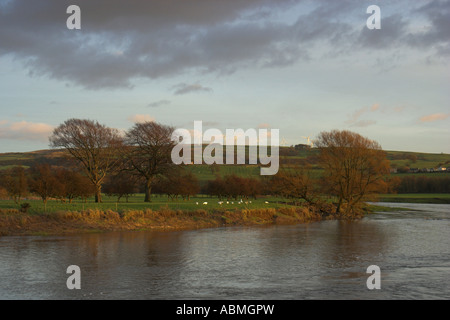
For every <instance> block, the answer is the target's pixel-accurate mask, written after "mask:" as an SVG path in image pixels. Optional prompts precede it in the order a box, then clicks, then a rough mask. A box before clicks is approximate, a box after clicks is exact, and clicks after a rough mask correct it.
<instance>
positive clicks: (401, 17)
mask: <svg viewBox="0 0 450 320" xmlns="http://www.w3.org/2000/svg"><path fill="white" fill-rule="evenodd" d="M73 4H75V5H78V6H79V8H80V11H81V14H80V26H81V29H68V27H67V20H68V19H69V20H70V21H72V20H71V16H72V12H69V13H67V8H68V7H69V6H70V5H73ZM370 5H377V6H378V7H379V8H380V26H381V28H380V29H369V28H368V27H367V20H368V19H369V17H370V16H371V14H372V13H367V8H368V7H369V6H370ZM449 30H450V1H424V0H419V1H417V0H415V1H402V0H398V1H388V0H370V1H364V0H363V1H361V0H339V1H338V0H322V1H306V0H272V1H271V0H233V1H229V0H178V1H177V0H173V1H167V0H152V1H139V0H129V1H118V0H71V1H65V0H0V152H25V151H34V150H41V149H48V148H49V142H48V137H49V136H50V135H51V133H52V130H53V129H54V128H55V127H57V126H58V125H59V124H61V123H63V122H64V121H65V120H68V119H70V118H80V119H91V120H97V121H98V122H100V123H102V124H105V125H107V126H110V127H114V128H118V129H121V130H127V129H129V128H131V127H132V126H133V124H134V123H135V122H140V121H157V122H159V123H162V124H166V125H171V126H174V127H175V128H186V129H188V130H189V129H193V125H194V121H202V122H203V127H204V129H207V128H217V129H219V130H222V132H225V130H226V129H239V128H241V129H244V130H247V129H251V128H252V129H258V128H266V129H267V128H268V129H279V135H280V138H281V139H282V141H281V142H282V145H295V144H299V143H306V142H307V140H306V139H305V138H304V137H308V136H309V137H311V139H314V137H316V136H317V135H318V134H319V133H320V132H322V131H330V130H334V129H337V130H350V131H353V132H357V133H359V134H361V135H363V136H365V137H367V138H369V139H372V140H375V141H377V142H378V143H379V144H380V145H381V147H382V148H383V149H385V150H400V151H415V152H428V153H441V152H443V153H450V129H449V128H450V90H449V89H450V87H449V84H450V81H449V80H450V64H449V63H450V60H449V58H450V31H449Z"/></svg>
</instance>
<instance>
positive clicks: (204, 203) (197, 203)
mask: <svg viewBox="0 0 450 320" xmlns="http://www.w3.org/2000/svg"><path fill="white" fill-rule="evenodd" d="M217 203H218V204H220V205H222V204H224V203H225V202H224V201H219V202H217ZM236 203H237V204H244V203H245V204H251V203H252V202H251V201H242V199H241V200H240V201H239V202H236ZM264 203H266V204H267V203H269V201H265V202H264ZM195 204H196V205H199V202H196V203H195ZM207 204H208V202H203V205H207ZM226 204H234V201H227V202H226Z"/></svg>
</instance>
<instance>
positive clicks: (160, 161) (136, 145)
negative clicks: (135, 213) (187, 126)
mask: <svg viewBox="0 0 450 320" xmlns="http://www.w3.org/2000/svg"><path fill="white" fill-rule="evenodd" d="M173 131H174V128H172V127H170V126H166V125H162V124H159V123H157V122H153V121H147V122H142V123H136V124H135V125H134V126H133V127H132V128H131V129H130V130H128V132H127V133H126V137H125V145H126V147H125V149H124V150H125V152H124V153H123V155H124V160H125V161H124V167H125V169H129V170H132V171H134V172H136V173H137V174H138V175H140V176H141V177H142V178H143V179H144V181H145V200H144V201H145V202H150V201H151V190H152V185H153V183H154V182H155V179H156V178H157V177H158V176H159V175H164V174H166V173H167V172H168V171H169V170H170V169H171V168H174V166H175V164H174V163H173V162H172V159H171V152H172V149H173V147H174V146H175V142H174V141H173V140H172V133H173Z"/></svg>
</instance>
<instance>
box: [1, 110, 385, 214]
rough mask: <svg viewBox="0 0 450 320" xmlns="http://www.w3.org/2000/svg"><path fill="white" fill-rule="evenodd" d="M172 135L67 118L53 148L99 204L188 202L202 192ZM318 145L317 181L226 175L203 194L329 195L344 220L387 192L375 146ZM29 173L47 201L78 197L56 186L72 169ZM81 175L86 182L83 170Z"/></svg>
mask: <svg viewBox="0 0 450 320" xmlns="http://www.w3.org/2000/svg"><path fill="white" fill-rule="evenodd" d="M173 131H174V128H172V127H170V126H166V125H162V124H159V123H156V122H143V123H136V124H135V125H134V126H133V127H132V128H131V129H129V130H128V131H126V132H125V134H121V133H120V132H119V131H118V130H117V129H114V128H109V127H107V126H105V125H102V124H100V123H98V122H96V121H92V120H80V119H69V120H67V121H65V122H64V123H62V124H61V125H60V126H58V127H57V128H56V129H55V130H54V131H53V134H52V135H51V137H50V146H51V147H53V148H64V149H66V150H67V151H68V153H69V154H70V155H71V156H72V157H73V159H75V160H76V162H77V163H78V166H79V168H81V169H82V171H83V174H82V175H81V176H82V177H83V179H84V180H83V181H81V182H80V183H81V184H82V185H84V189H85V190H89V188H88V186H89V185H90V186H91V187H92V188H93V191H92V190H91V191H92V192H93V193H94V194H95V201H96V202H101V201H102V197H101V195H102V191H105V192H106V193H108V194H111V195H116V196H117V197H118V200H120V198H121V197H125V198H127V197H128V196H129V195H130V194H133V193H134V192H136V191H140V192H144V194H145V198H144V201H146V202H149V201H151V195H152V193H155V192H156V193H161V194H163V193H165V194H167V195H168V196H169V198H171V199H176V198H178V197H179V196H181V197H183V198H185V199H188V198H189V197H190V196H192V195H195V194H196V193H198V192H199V190H200V189H199V186H198V181H197V180H196V179H195V177H194V176H193V175H192V174H190V173H186V172H183V171H182V170H181V169H180V168H181V167H180V166H176V165H174V164H173V162H172V160H171V151H172V149H173V147H174V145H175V142H174V141H173V140H172V133H173ZM315 146H316V147H317V148H318V150H319V155H318V156H317V161H318V164H319V165H320V167H321V168H323V172H324V174H323V176H322V177H320V178H312V177H311V176H310V175H309V174H308V173H307V171H305V170H280V172H279V173H278V174H277V175H275V176H272V177H270V178H266V179H265V180H262V179H257V178H243V177H238V176H236V175H229V176H226V177H217V178H216V179H215V180H213V181H210V182H209V184H208V185H207V187H206V192H207V193H208V194H210V195H215V196H218V197H219V198H229V199H238V198H246V199H248V198H249V197H256V196H257V195H259V194H274V195H280V196H283V197H286V198H291V199H296V200H304V201H306V202H308V203H309V204H311V205H317V204H319V203H321V201H322V200H321V199H323V196H324V195H325V196H332V197H334V198H335V199H337V200H336V203H335V212H336V213H337V214H343V215H353V214H354V213H356V212H358V210H359V207H360V205H361V203H362V201H363V200H366V199H368V198H369V197H370V196H372V195H375V194H377V193H384V192H387V190H388V184H387V182H386V179H385V177H386V176H387V175H389V162H388V160H387V158H386V153H385V152H384V151H383V150H382V149H381V147H380V145H379V144H378V143H377V142H375V141H373V140H370V139H367V138H365V137H362V136H361V135H359V134H357V133H354V132H350V131H346V130H343V131H338V130H333V131H330V132H321V133H320V134H319V136H318V138H317V139H316V140H315ZM15 170H17V171H16V172H15V173H14V174H13V175H11V176H10V177H9V178H7V179H4V182H5V183H4V184H5V185H6V186H8V188H7V189H8V190H9V191H8V192H9V193H10V194H11V195H12V196H13V197H14V198H15V199H19V201H20V198H21V196H22V194H23V191H24V190H25V189H27V188H28V186H27V181H26V179H24V178H23V177H24V175H25V173H24V172H23V170H21V169H15ZM31 176H32V177H33V178H32V179H31V180H30V186H29V187H30V190H32V191H33V192H35V193H36V194H39V195H40V196H41V198H42V199H43V201H44V202H45V201H46V199H48V198H49V197H58V192H62V190H64V192H65V194H64V195H63V196H64V198H67V199H69V201H70V199H72V198H73V197H75V195H73V196H70V195H69V194H71V193H70V192H69V191H68V188H69V187H68V186H66V187H63V186H59V185H58V184H59V183H60V182H63V181H72V180H70V179H72V178H70V174H69V173H68V172H64V171H58V170H56V171H55V170H51V168H49V167H47V166H45V165H42V166H39V167H36V168H33V170H31ZM76 176H77V178H79V179H81V178H80V173H77V175H76ZM74 181H75V180H73V181H72V182H70V183H69V184H70V185H71V186H75V185H76V184H77V183H78V182H77V183H75V182H74ZM103 188H105V189H104V190H103ZM66 189H67V190H66ZM72 192H73V191H72ZM74 194H76V193H74ZM63 196H62V195H60V197H63ZM78 196H79V195H78ZM71 197H72V198H71Z"/></svg>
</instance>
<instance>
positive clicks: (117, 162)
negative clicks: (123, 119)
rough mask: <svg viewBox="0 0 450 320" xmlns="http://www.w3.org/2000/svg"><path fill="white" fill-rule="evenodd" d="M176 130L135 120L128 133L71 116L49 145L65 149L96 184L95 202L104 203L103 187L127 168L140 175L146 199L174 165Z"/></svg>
mask: <svg viewBox="0 0 450 320" xmlns="http://www.w3.org/2000/svg"><path fill="white" fill-rule="evenodd" d="M173 131H174V129H173V128H172V127H169V126H165V125H162V124H159V123H156V122H150V121H149V122H144V123H136V124H135V125H134V126H133V127H132V128H131V129H130V130H128V131H127V132H126V133H125V135H121V134H120V133H119V131H118V130H117V129H114V128H110V127H107V126H105V125H103V124H100V123H98V122H97V121H92V120H81V119H69V120H67V121H65V122H64V123H63V124H61V125H59V126H58V127H57V128H56V129H55V130H54V131H53V134H52V135H51V137H50V146H51V147H53V148H64V149H66V150H67V151H68V152H69V153H70V154H71V155H72V156H73V158H74V159H76V161H77V162H78V163H79V165H80V167H81V168H82V169H83V171H84V173H85V175H86V177H87V178H88V179H89V180H90V182H91V183H92V185H94V187H95V202H102V198H101V195H102V187H103V185H104V183H105V181H106V179H107V177H108V175H110V174H112V173H115V174H116V173H117V172H122V171H126V172H129V173H130V174H133V175H136V176H138V177H139V179H138V181H141V183H142V184H143V186H144V192H145V199H144V201H146V202H150V201H151V190H152V187H153V185H154V183H155V182H156V180H157V178H158V177H159V176H161V175H164V174H166V173H168V172H169V171H170V169H171V168H173V166H174V164H173V163H172V161H171V158H170V152H171V150H172V148H173V146H174V142H173V141H172V140H171V136H172V132H173Z"/></svg>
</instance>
